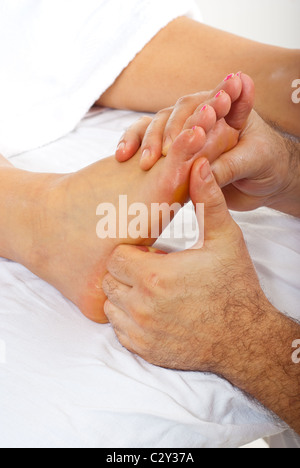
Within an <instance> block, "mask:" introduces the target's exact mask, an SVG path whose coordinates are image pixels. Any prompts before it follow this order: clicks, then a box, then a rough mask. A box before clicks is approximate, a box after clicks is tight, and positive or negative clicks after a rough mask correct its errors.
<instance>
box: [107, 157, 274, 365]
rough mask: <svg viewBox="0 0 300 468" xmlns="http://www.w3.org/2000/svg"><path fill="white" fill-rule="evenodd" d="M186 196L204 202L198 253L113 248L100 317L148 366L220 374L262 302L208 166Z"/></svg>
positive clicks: (196, 170)
mask: <svg viewBox="0 0 300 468" xmlns="http://www.w3.org/2000/svg"><path fill="white" fill-rule="evenodd" d="M191 198H192V200H193V202H194V203H195V204H196V203H204V204H205V210H206V216H205V245H204V247H203V248H202V249H197V248H195V249H193V250H189V251H185V252H180V253H175V254H169V255H158V254H157V253H153V252H145V249H142V250H141V249H139V248H135V247H128V246H120V247H118V248H117V249H116V250H115V252H114V253H113V255H112V256H111V258H110V260H109V262H108V265H107V267H108V271H109V273H108V274H107V275H106V277H105V279H104V282H103V289H104V292H105V293H106V295H107V297H108V301H107V302H106V305H105V313H106V315H107V317H108V319H109V321H110V322H111V324H112V325H113V327H114V329H115V332H116V334H117V336H118V338H119V340H120V342H121V343H122V344H123V345H124V346H125V347H126V348H127V349H129V350H130V351H132V352H133V353H136V354H138V355H139V356H141V357H143V358H144V359H145V360H147V361H149V362H150V363H152V364H155V365H158V366H161V367H168V368H176V369H181V370H201V371H212V372H217V373H223V372H225V369H224V365H225V364H226V363H229V362H232V359H230V356H229V354H230V353H232V352H233V350H234V352H237V353H238V352H239V349H240V348H241V345H240V336H241V333H242V332H243V330H245V331H248V330H249V329H250V328H251V327H253V330H255V328H256V327H257V326H259V323H260V319H261V309H262V304H263V303H264V301H266V299H265V297H264V295H263V292H262V290H261V288H260V285H259V282H258V278H257V276H256V272H255V270H254V267H253V264H252V262H251V259H250V257H249V254H248V251H247V248H246V245H245V242H244V238H243V235H242V232H241V230H240V229H239V227H238V226H237V224H236V223H235V222H234V221H233V219H232V218H231V216H230V214H229V212H228V209H227V206H226V202H225V199H224V196H223V194H222V192H221V190H220V188H219V187H218V185H217V184H216V181H215V179H214V177H213V175H212V172H211V169H210V166H209V163H208V162H207V160H203V159H200V160H198V161H197V162H196V163H195V165H194V167H193V171H192V175H191ZM146 250H147V249H146ZM253 324H254V325H253ZM254 333H255V331H254Z"/></svg>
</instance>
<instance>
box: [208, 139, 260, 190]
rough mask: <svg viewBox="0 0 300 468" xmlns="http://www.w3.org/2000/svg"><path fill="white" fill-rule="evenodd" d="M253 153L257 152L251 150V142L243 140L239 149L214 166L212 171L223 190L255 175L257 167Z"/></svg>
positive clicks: (229, 153)
mask: <svg viewBox="0 0 300 468" xmlns="http://www.w3.org/2000/svg"><path fill="white" fill-rule="evenodd" d="M251 151H255V148H251V147H250V148H249V142H247V141H246V140H245V141H242V140H241V141H240V143H239V144H238V146H237V147H235V148H234V149H233V150H231V151H228V153H225V154H224V155H223V156H221V157H220V158H219V159H217V160H216V161H215V162H214V163H213V164H212V167H211V168H212V171H213V173H214V176H215V178H216V180H217V183H218V185H219V186H220V187H221V188H223V187H226V186H227V185H230V184H232V183H234V182H237V181H238V180H242V179H246V178H247V177H250V176H251V175H253V174H254V172H255V165H254V158H253V157H252V156H251ZM253 156H255V155H254V154H253Z"/></svg>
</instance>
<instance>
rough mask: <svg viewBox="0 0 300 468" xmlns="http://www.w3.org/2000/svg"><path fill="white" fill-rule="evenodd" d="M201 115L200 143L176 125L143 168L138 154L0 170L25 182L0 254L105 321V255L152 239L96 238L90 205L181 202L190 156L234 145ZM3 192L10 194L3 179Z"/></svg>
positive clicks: (233, 135)
mask: <svg viewBox="0 0 300 468" xmlns="http://www.w3.org/2000/svg"><path fill="white" fill-rule="evenodd" d="M229 107H230V106H229ZM249 112H250V109H248V108H246V109H245V110H244V114H243V117H244V120H246V119H247V117H248V114H249ZM206 115H207V122H205V118H203V116H202V117H201V121H202V125H203V126H204V127H205V128H206V130H209V129H210V128H211V126H213V127H214V129H213V131H212V132H210V133H209V135H210V136H209V138H208V143H207V135H206V133H205V131H204V130H203V128H200V127H198V126H196V127H194V128H193V129H192V130H191V129H189V130H184V131H183V132H182V133H181V134H180V135H179V136H178V137H177V138H176V140H175V141H174V143H173V145H172V147H171V149H170V150H169V153H168V155H167V157H166V158H161V159H160V160H159V161H158V162H157V164H156V165H155V166H154V167H153V169H152V170H151V171H149V172H144V171H142V170H141V168H140V166H139V162H140V156H141V155H140V153H137V155H136V156H135V157H134V158H132V159H131V160H130V161H128V162H127V163H124V164H120V163H118V162H117V161H116V160H115V159H114V158H108V159H106V160H103V161H99V162H98V163H96V164H94V165H92V166H89V167H87V168H85V169H83V170H81V171H79V172H77V173H74V174H70V175H55V174H47V175H44V174H31V173H27V172H24V171H18V170H15V169H13V168H4V169H3V171H6V172H7V176H9V177H10V178H11V177H14V178H15V179H16V181H15V184H16V185H18V186H19V185H21V186H22V187H23V186H24V185H26V186H28V187H30V188H29V189H28V192H27V194H26V197H24V198H25V199H26V203H24V204H23V205H22V207H21V208H20V212H19V213H15V216H14V217H10V223H11V224H10V229H9V233H13V234H10V236H7V237H9V240H6V244H5V248H4V244H2V245H3V248H2V250H0V254H1V255H3V256H6V257H7V258H10V259H12V260H14V261H17V262H19V263H22V264H23V265H25V266H26V267H27V268H28V269H30V270H31V271H32V272H33V273H35V274H36V275H38V276H39V277H40V278H42V279H44V280H45V281H47V282H48V283H50V284H51V285H53V286H54V287H55V288H57V289H58V290H59V291H60V292H61V293H62V294H63V295H64V296H65V297H67V298H68V299H70V300H71V301H72V302H73V303H74V304H76V305H77V306H78V307H79V308H80V310H81V311H82V312H83V314H84V315H85V316H87V317H88V318H89V319H91V320H93V321H95V322H98V323H106V322H107V319H106V316H105V314H104V310H103V306H104V303H105V300H106V297H105V295H104V293H103V290H102V280H103V277H104V275H105V274H106V261H107V259H108V257H109V255H110V254H111V252H112V251H113V250H114V249H115V247H116V246H117V245H119V244H121V243H122V244H125V243H129V244H135V245H138V244H140V245H152V244H153V243H154V241H155V240H156V239H155V238H151V236H150V235H149V233H147V234H148V236H147V235H146V236H143V238H139V239H136V238H134V239H133V238H130V236H129V237H128V238H127V239H125V240H124V239H120V238H118V237H117V238H114V239H106V240H101V239H99V238H98V237H97V234H96V227H97V222H98V221H99V219H98V218H97V216H96V211H97V207H98V205H99V204H100V203H109V204H111V205H113V206H114V207H116V210H117V214H119V213H118V207H119V196H120V195H126V196H127V202H128V205H131V204H133V203H136V202H138V203H143V204H144V205H146V206H147V207H148V208H149V212H150V206H151V204H153V203H159V204H160V203H163V202H164V203H167V204H169V205H172V204H173V203H174V202H178V203H179V204H181V205H182V204H184V203H185V202H186V201H188V198H189V178H190V172H191V168H192V166H193V163H194V162H195V160H196V159H197V158H198V157H200V156H203V152H205V155H206V157H207V158H209V160H210V161H211V160H213V159H215V158H217V157H218V156H220V155H221V154H223V153H224V151H225V150H226V149H230V148H232V147H233V146H235V145H236V144H237V142H238V138H239V132H238V131H237V130H236V129H235V128H232V127H230V126H229V125H228V124H226V125H224V124H223V123H222V124H220V125H219V126H218V125H217V124H215V125H213V124H214V123H215V118H211V112H210V109H208V112H207V114H206ZM209 116H210V117H209ZM208 121H209V122H208ZM203 149H205V151H203ZM15 184H13V187H15V186H16V185H15ZM7 190H10V191H11V197H14V193H15V188H12V183H11V182H10V183H9V184H8V187H7ZM28 193H30V196H29V197H28ZM18 204H19V205H20V203H19V201H18ZM8 211H9V209H8ZM7 216H9V214H8V215H7ZM20 220H21V222H22V225H20ZM151 221H152V223H156V224H159V223H160V221H161V220H160V217H159V216H158V218H157V219H154V220H153V219H152V220H151ZM13 223H15V224H14V225H13ZM149 226H150V223H149ZM2 237H3V236H2ZM21 251H22V252H21ZM20 252H21V253H20Z"/></svg>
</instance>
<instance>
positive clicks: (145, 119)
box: [138, 115, 153, 125]
mask: <svg viewBox="0 0 300 468" xmlns="http://www.w3.org/2000/svg"><path fill="white" fill-rule="evenodd" d="M152 121H153V118H152V117H149V116H148V115H144V116H143V117H141V118H140V119H139V120H138V122H140V123H142V124H148V125H150V124H151V122H152Z"/></svg>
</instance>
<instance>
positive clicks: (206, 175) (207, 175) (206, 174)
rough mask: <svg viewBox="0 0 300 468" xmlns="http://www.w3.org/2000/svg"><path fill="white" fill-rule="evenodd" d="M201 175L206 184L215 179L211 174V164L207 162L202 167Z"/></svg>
mask: <svg viewBox="0 0 300 468" xmlns="http://www.w3.org/2000/svg"><path fill="white" fill-rule="evenodd" d="M200 175H201V179H202V180H203V181H204V182H211V181H212V179H213V175H212V172H211V168H210V164H209V162H208V161H206V162H205V163H204V164H203V166H202V167H201V169H200Z"/></svg>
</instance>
